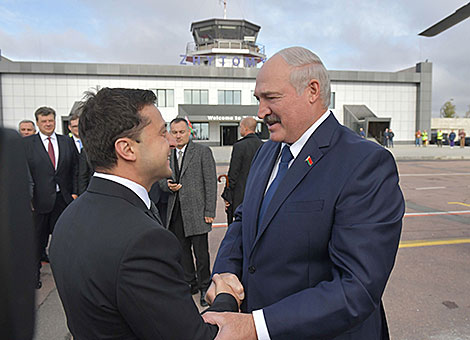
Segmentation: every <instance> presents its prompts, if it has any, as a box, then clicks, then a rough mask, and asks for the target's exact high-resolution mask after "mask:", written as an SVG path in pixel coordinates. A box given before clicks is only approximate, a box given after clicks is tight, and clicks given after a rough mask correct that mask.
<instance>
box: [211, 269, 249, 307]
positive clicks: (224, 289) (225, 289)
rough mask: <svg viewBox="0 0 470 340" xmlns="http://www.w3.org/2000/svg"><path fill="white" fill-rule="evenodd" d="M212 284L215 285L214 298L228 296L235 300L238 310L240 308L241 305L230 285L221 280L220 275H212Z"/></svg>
mask: <svg viewBox="0 0 470 340" xmlns="http://www.w3.org/2000/svg"><path fill="white" fill-rule="evenodd" d="M212 282H213V283H214V285H215V296H217V295H219V294H221V293H227V294H230V295H232V296H233V297H234V298H235V300H237V304H238V308H240V305H241V303H242V301H241V300H240V297H239V296H238V294H236V293H235V292H234V291H233V289H232V287H230V285H229V284H228V283H227V282H225V281H224V280H223V279H222V277H221V276H220V274H214V276H213V277H212Z"/></svg>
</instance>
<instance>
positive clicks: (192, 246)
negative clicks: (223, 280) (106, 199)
mask: <svg viewBox="0 0 470 340" xmlns="http://www.w3.org/2000/svg"><path fill="white" fill-rule="evenodd" d="M170 132H171V134H172V135H173V137H174V138H175V140H176V149H175V150H174V151H173V152H172V155H171V159H170V166H171V169H172V170H173V177H172V179H171V180H168V182H165V181H163V183H162V184H163V188H164V189H166V185H168V188H169V189H170V191H171V194H170V197H169V199H168V215H167V221H168V226H169V229H170V230H171V231H172V232H173V233H174V234H175V235H176V237H177V238H178V240H179V241H180V244H181V247H182V248H183V258H182V264H183V269H184V275H185V278H186V281H187V282H188V284H189V285H190V286H191V293H193V294H196V293H197V292H198V290H199V291H200V292H201V295H200V303H201V306H207V302H206V301H205V299H204V298H205V294H206V291H207V288H208V287H209V284H210V282H211V279H210V264H209V262H210V261H209V246H208V236H207V234H208V233H209V231H211V228H212V222H213V221H214V217H215V207H216V195H217V173H216V170H215V161H214V157H213V156H212V151H211V149H209V147H207V146H205V145H202V144H197V143H193V142H192V141H190V138H189V137H190V135H191V133H190V130H189V126H188V122H187V121H186V120H185V119H182V118H175V119H173V120H172V121H171V123H170ZM193 251H194V256H195V258H196V270H195V269H194V259H193Z"/></svg>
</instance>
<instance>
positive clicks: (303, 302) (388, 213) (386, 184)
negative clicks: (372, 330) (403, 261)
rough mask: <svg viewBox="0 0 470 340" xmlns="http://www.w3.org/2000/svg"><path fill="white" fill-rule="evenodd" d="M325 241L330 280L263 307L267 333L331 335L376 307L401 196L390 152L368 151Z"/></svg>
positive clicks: (394, 243)
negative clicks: (330, 274)
mask: <svg viewBox="0 0 470 340" xmlns="http://www.w3.org/2000/svg"><path fill="white" fill-rule="evenodd" d="M334 214H335V218H334V224H333V226H332V231H331V238H330V242H329V245H328V251H329V259H330V261H331V262H332V280H330V281H328V282H326V281H323V282H320V283H319V284H317V285H316V286H314V287H311V288H308V289H305V290H303V291H300V292H298V293H295V294H293V295H290V296H288V297H286V298H284V299H282V300H280V301H278V302H276V303H275V304H272V305H270V306H267V307H266V308H263V312H264V316H265V320H266V324H267V327H268V330H269V334H270V336H271V338H272V339H276V338H285V337H286V334H287V335H288V336H290V338H292V339H306V338H309V339H310V338H315V339H316V338H328V339H329V338H333V337H335V336H337V335H339V334H341V333H343V332H345V331H346V330H349V329H351V328H353V327H354V326H355V325H357V324H359V323H360V322H363V321H364V320H365V319H366V318H367V317H368V316H369V315H371V313H372V312H373V311H375V310H376V309H377V308H379V306H380V303H381V297H382V294H383V291H384V289H385V284H386V282H387V280H388V277H389V275H390V272H391V270H392V267H393V265H394V261H395V256H396V252H397V249H398V243H399V239H400V233H401V226H402V217H403V214H404V201H403V196H402V193H401V190H400V187H399V185H398V174H397V170H396V165H395V161H394V159H393V157H392V156H391V154H390V153H389V152H388V151H386V150H384V149H380V150H377V151H375V152H372V153H370V154H369V155H367V156H366V157H365V159H364V160H363V161H362V162H361V163H360V164H359V165H358V167H357V168H356V169H355V170H353V172H352V173H351V176H350V178H349V179H348V180H347V181H346V184H345V185H344V187H343V188H342V190H341V193H340V196H339V198H338V200H337V202H336V205H335V211H334Z"/></svg>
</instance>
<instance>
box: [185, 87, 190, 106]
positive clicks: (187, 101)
mask: <svg viewBox="0 0 470 340" xmlns="http://www.w3.org/2000/svg"><path fill="white" fill-rule="evenodd" d="M184 103H185V104H192V102H191V90H184Z"/></svg>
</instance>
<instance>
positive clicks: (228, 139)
mask: <svg viewBox="0 0 470 340" xmlns="http://www.w3.org/2000/svg"><path fill="white" fill-rule="evenodd" d="M220 136H221V138H220V145H233V143H235V142H236V141H237V138H238V126H226V125H222V126H221V127H220Z"/></svg>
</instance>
